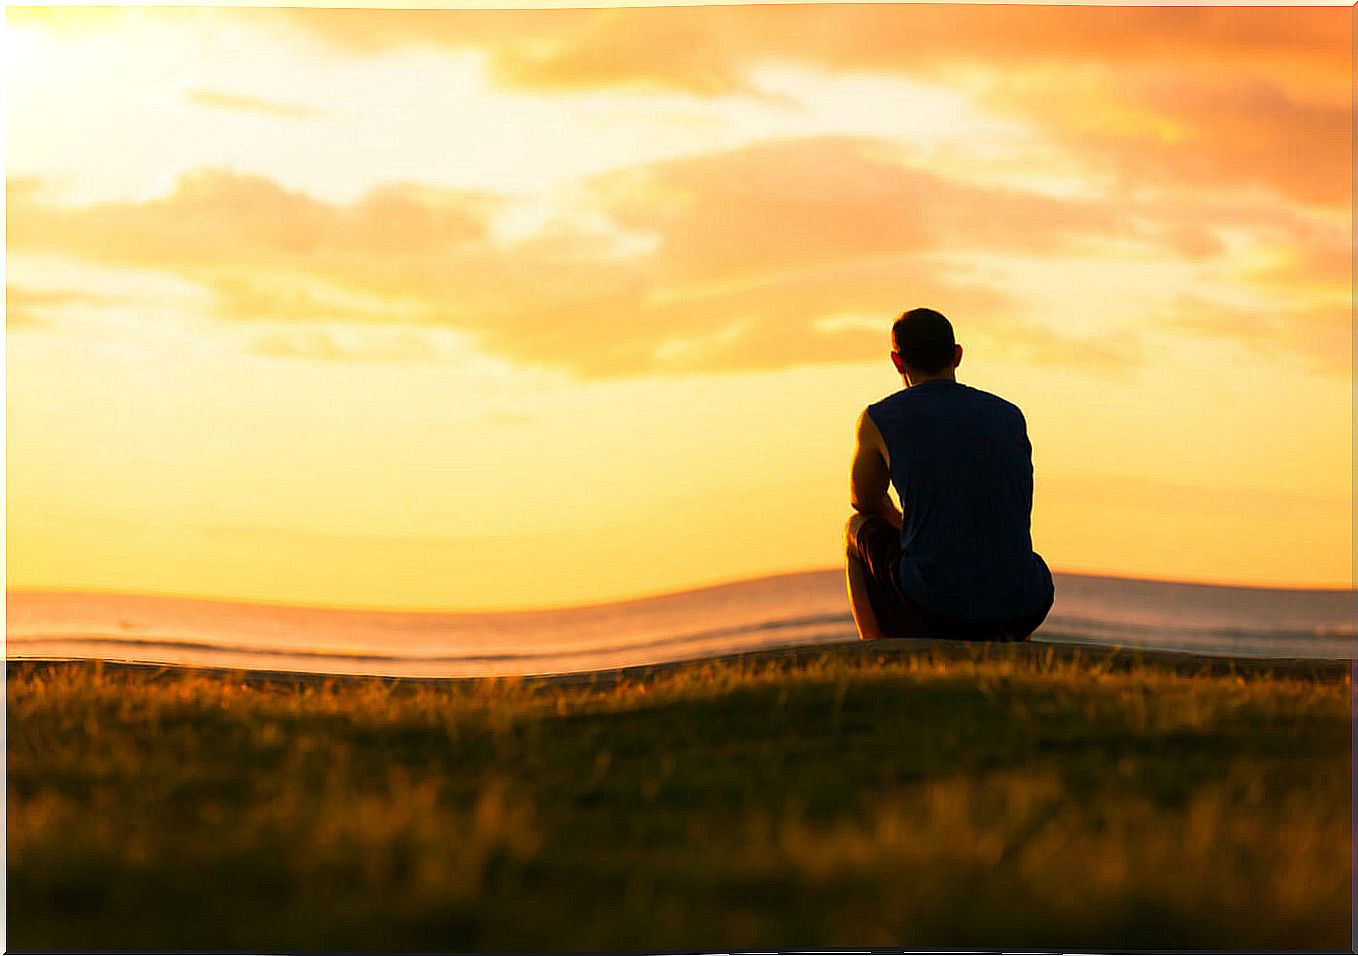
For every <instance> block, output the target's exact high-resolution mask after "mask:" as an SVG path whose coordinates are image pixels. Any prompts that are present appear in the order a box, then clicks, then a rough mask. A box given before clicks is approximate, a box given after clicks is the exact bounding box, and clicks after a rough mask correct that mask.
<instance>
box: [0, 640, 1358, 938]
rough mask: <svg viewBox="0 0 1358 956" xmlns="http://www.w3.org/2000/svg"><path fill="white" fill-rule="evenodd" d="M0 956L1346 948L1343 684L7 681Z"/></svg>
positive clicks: (829, 671) (889, 662)
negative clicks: (5, 905)
mask: <svg viewBox="0 0 1358 956" xmlns="http://www.w3.org/2000/svg"><path fill="white" fill-rule="evenodd" d="M8 671H9V679H8V711H9V724H8V730H9V784H8V798H9V819H8V837H9V848H8V849H9V897H10V898H9V940H10V945H11V946H13V947H15V948H68V949H80V948H88V947H90V946H94V947H96V948H132V949H136V948H165V949H175V948H180V947H185V948H217V949H219V950H220V949H221V948H225V950H227V951H231V950H236V949H245V950H248V949H313V948H320V949H377V950H393V949H395V950H419V949H445V950H446V949H459V948H461V949H483V950H484V949H515V948H545V949H593V950H608V949H615V950H616V949H632V950H635V949H679V950H692V949H713V950H720V951H728V952H729V951H732V950H733V949H750V948H793V947H815V946H820V947H828V946H863V945H874V946H885V947H890V946H897V947H924V946H945V947H967V946H971V947H978V946H980V947H986V946H988V947H1004V948H1016V947H1023V946H1048V947H1058V946H1064V947H1079V946H1083V947H1086V948H1098V947H1102V948H1105V949H1106V948H1110V947H1111V948H1128V947H1131V948H1136V947H1156V946H1167V947H1171V948H1195V947H1197V948H1210V947H1216V946H1240V945H1258V946H1267V947H1285V948H1328V949H1337V948H1342V947H1344V946H1347V945H1348V939H1349V935H1348V934H1349V900H1350V895H1349V893H1350V880H1351V874H1350V855H1351V846H1352V838H1351V830H1350V820H1351V816H1350V784H1349V781H1350V753H1349V695H1350V689H1351V688H1350V682H1349V676H1348V669H1347V666H1346V665H1325V664H1320V665H1303V666H1299V667H1291V668H1288V667H1269V666H1254V667H1250V666H1247V665H1244V664H1242V665H1240V666H1239V667H1236V666H1235V665H1229V664H1223V665H1219V666H1217V667H1208V666H1206V665H1205V664H1202V663H1200V662H1199V663H1189V664H1186V665H1178V666H1172V665H1170V664H1167V663H1165V661H1164V659H1156V660H1149V661H1145V662H1139V661H1137V660H1135V659H1131V658H1128V657H1126V656H1125V655H1124V656H1112V657H1110V656H1108V655H1103V654H1095V653H1080V652H1078V651H1070V650H1068V649H1066V650H1061V651H1059V652H1058V651H1056V650H1053V649H1051V648H1041V647H1038V646H1023V647H1008V648H993V649H977V648H966V647H952V648H937V649H924V650H911V649H905V650H903V649H902V646H901V645H900V644H899V643H896V642H893V643H892V644H888V645H880V646H878V647H869V646H862V645H855V646H850V647H843V648H836V649H834V650H832V651H828V652H810V651H808V652H803V653H800V654H794V655H786V656H773V657H763V658H752V659H740V660H727V661H715V662H712V661H709V662H700V663H694V664H689V665H683V666H679V667H671V668H658V669H655V670H653V671H651V672H632V673H629V674H624V675H621V676H612V677H607V678H602V679H599V680H596V681H593V682H577V683H562V682H551V681H506V680H485V681H463V682H445V683H437V682H423V683H422V682H416V681H390V680H382V679H361V680H341V679H335V680H324V679H304V678H295V677H293V678H289V677H281V678H269V679H265V678H261V677H259V676H257V675H256V676H249V675H244V674H230V673H214V672H195V671H181V670H165V671H160V672H157V671H156V670H154V669H138V668H117V667H100V666H97V665H84V664H69V665H52V666H43V665H15V664H10V665H9V669H8Z"/></svg>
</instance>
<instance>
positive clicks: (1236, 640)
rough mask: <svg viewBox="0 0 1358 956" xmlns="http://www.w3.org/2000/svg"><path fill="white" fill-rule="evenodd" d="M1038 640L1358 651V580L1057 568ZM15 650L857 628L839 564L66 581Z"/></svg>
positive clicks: (500, 665)
mask: <svg viewBox="0 0 1358 956" xmlns="http://www.w3.org/2000/svg"><path fill="white" fill-rule="evenodd" d="M1056 588H1057V598H1056V605H1055V607H1053V609H1052V612H1051V614H1050V615H1049V616H1048V618H1047V621H1046V623H1045V624H1044V625H1043V626H1042V628H1041V629H1039V631H1038V632H1037V634H1036V635H1035V636H1034V638H1033V639H1034V640H1035V641H1043V642H1053V643H1075V644H1090V645H1100V646H1115V647H1122V648H1128V649H1144V650H1160V651H1180V652H1188V653H1194V654H1206V655H1230V656H1243V657H1257V658H1313V659H1331V660H1335V659H1338V660H1342V659H1354V658H1358V634H1356V633H1355V628H1354V623H1355V615H1354V611H1355V602H1354V598H1355V595H1354V592H1353V591H1349V590H1275V589H1265V588H1238V587H1218V586H1212V585H1200V584H1180V583H1171V582H1159V581H1138V580H1129V579H1124V578H1114V577H1100V576H1093V575H1075V574H1058V575H1056ZM6 607H7V625H6V644H7V650H6V655H7V657H8V659H9V660H67V659H101V660H106V661H119V662H136V663H154V664H174V665H191V666H206V667H227V668H244V669H251V670H281V671H302V672H310V673H320V674H367V675H382V676H401V677H474V676H491V675H497V676H508V675H521V676H532V675H549V674H572V673H580V672H585V671H594V670H605V669H612V668H618V667H630V666H637V665H646V664H659V663H666V662H672V661H681V660H690V659H694V658H701V657H709V656H719V655H726V654H734V653H740V652H746V651H760V650H769V649H774V648H779V647H792V646H805V645H812V644H833V643H839V642H843V641H852V640H854V638H855V632H854V628H853V621H852V619H851V618H850V616H849V610H848V602H847V599H846V597H845V593H844V579H843V573H842V572H840V571H815V572H808V573H801V574H783V575H777V576H773V577H766V578H759V579H756V580H750V581H742V582H738V583H734V584H725V585H719V586H716V587H707V588H701V589H698V590H692V591H685V592H682V593H677V594H668V595H662V596H658V597H649V598H642V599H638V600H631V601H621V602H616V603H610V604H599V605H594V606H588V607H575V608H566V609H558V610H546V611H511V612H498V613H485V612H454V613H427V612H419V613H411V612H399V611H396V612H381V611H352V610H333V609H321V608H311V607H293V606H286V605H274V604H250V603H239V602H228V601H209V600H199V599H190V598H173V597H149V596H137V595H120V594H99V593H81V592H58V591H10V592H8V593H7V595H6Z"/></svg>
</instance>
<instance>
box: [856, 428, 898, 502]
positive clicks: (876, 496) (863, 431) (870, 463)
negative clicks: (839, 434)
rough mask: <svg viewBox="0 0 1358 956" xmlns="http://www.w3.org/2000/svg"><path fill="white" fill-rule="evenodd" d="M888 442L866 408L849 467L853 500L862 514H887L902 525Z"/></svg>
mask: <svg viewBox="0 0 1358 956" xmlns="http://www.w3.org/2000/svg"><path fill="white" fill-rule="evenodd" d="M889 461H890V458H889V456H888V455H887V450H886V442H884V441H883V440H882V433H881V432H879V431H878V430H877V425H876V424H875V423H874V422H873V420H872V417H871V416H870V415H868V411H867V409H863V412H862V414H860V415H859V416H858V427H857V434H856V437H855V440H854V450H853V465H852V467H851V468H850V470H849V503H850V504H851V505H852V506H853V509H854V510H855V511H857V512H859V513H861V514H865V515H876V516H877V517H879V518H885V519H886V520H887V521H889V522H891V524H893V525H894V526H895V527H897V528H899V527H900V526H901V512H900V509H899V508H897V507H896V503H895V502H894V501H892V500H891V493H890V489H891V467H890V465H889V464H888V462H889Z"/></svg>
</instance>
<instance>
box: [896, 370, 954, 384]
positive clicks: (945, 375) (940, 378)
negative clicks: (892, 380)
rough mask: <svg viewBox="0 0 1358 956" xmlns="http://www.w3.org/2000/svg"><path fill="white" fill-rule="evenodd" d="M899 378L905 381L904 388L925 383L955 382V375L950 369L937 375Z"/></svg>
mask: <svg viewBox="0 0 1358 956" xmlns="http://www.w3.org/2000/svg"><path fill="white" fill-rule="evenodd" d="M901 378H902V379H903V380H904V381H905V387H906V388H914V387H915V386H916V385H923V384H924V383H925V382H956V381H957V373H956V372H955V371H953V370H952V369H948V371H946V372H942V373H940V374H938V375H925V376H922V377H917V376H914V375H902V376H901Z"/></svg>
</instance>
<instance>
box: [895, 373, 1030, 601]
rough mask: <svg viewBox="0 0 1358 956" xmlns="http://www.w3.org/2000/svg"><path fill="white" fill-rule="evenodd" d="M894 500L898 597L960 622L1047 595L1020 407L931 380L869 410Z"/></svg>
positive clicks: (1026, 434) (996, 398)
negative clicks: (897, 518) (897, 522)
mask: <svg viewBox="0 0 1358 956" xmlns="http://www.w3.org/2000/svg"><path fill="white" fill-rule="evenodd" d="M868 416H869V417H870V418H871V419H872V422H873V424H875V425H876V426H877V430H878V431H879V432H881V434H882V439H883V441H884V442H885V444H886V450H887V455H888V457H889V458H890V466H891V483H892V485H893V487H895V489H896V493H897V495H898V496H899V498H900V502H901V511H902V514H903V520H902V522H901V548H902V551H903V554H902V555H901V559H900V564H899V565H898V567H897V572H898V575H899V577H898V583H899V585H900V588H901V592H902V593H903V594H905V595H906V597H908V598H910V599H911V600H912V601H914V602H916V603H917V604H919V605H920V606H922V607H923V608H924V609H925V610H927V611H931V612H933V613H935V614H940V615H944V616H947V617H953V618H961V619H965V620H995V619H1001V618H1009V617H1018V616H1020V615H1023V614H1027V613H1029V612H1032V611H1035V610H1037V609H1038V608H1039V607H1040V606H1041V605H1042V604H1043V603H1045V602H1046V601H1047V600H1048V599H1049V598H1050V597H1051V595H1052V591H1053V585H1052V577H1051V571H1050V570H1049V569H1048V568H1047V565H1046V562H1044V561H1043V560H1042V557H1041V556H1040V555H1038V554H1037V553H1035V552H1034V551H1033V544H1032V534H1031V520H1032V509H1033V459H1032V445H1031V444H1030V443H1029V441H1028V427H1027V423H1026V422H1025V420H1024V418H1023V413H1022V412H1021V411H1020V410H1019V408H1018V406H1016V405H1014V404H1012V403H1010V402H1007V401H1005V400H1004V399H1002V398H1000V397H999V396H997V395H992V394H990V393H989V392H984V391H981V390H980V389H976V388H972V387H970V386H968V385H963V384H961V383H960V382H953V381H948V380H938V381H930V382H921V383H919V384H918V385H915V386H913V387H911V388H906V389H902V390H901V391H899V392H896V393H894V394H892V395H889V396H887V397H886V398H884V399H882V400H881V401H880V402H877V403H875V404H873V405H870V406H868Z"/></svg>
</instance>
